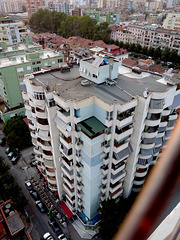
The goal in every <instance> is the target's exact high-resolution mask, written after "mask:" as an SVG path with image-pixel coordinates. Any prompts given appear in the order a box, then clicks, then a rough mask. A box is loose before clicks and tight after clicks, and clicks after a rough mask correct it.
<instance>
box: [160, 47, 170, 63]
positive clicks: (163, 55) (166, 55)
mask: <svg viewBox="0 0 180 240" xmlns="http://www.w3.org/2000/svg"><path fill="white" fill-rule="evenodd" d="M169 55H170V49H169V48H168V47H166V48H165V49H164V50H163V51H162V53H161V59H162V60H163V61H165V62H167V61H168V60H169Z"/></svg>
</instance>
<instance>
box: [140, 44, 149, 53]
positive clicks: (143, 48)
mask: <svg viewBox="0 0 180 240" xmlns="http://www.w3.org/2000/svg"><path fill="white" fill-rule="evenodd" d="M147 51H148V47H146V46H144V47H142V49H141V52H142V54H144V55H147Z"/></svg>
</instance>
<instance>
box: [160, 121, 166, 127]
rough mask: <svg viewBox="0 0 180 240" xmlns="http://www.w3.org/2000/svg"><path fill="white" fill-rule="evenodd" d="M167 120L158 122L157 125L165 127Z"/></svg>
mask: <svg viewBox="0 0 180 240" xmlns="http://www.w3.org/2000/svg"><path fill="white" fill-rule="evenodd" d="M167 124H168V122H160V123H159V127H166V126H167Z"/></svg>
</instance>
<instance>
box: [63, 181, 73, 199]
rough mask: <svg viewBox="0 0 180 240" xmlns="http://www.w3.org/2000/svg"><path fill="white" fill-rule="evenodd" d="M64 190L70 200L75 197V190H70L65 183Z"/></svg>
mask: <svg viewBox="0 0 180 240" xmlns="http://www.w3.org/2000/svg"><path fill="white" fill-rule="evenodd" d="M63 189H64V191H65V192H66V193H67V194H68V196H69V197H70V198H72V197H73V196H74V189H71V188H69V187H68V185H66V183H63Z"/></svg>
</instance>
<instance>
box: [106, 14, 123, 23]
mask: <svg viewBox="0 0 180 240" xmlns="http://www.w3.org/2000/svg"><path fill="white" fill-rule="evenodd" d="M106 22H107V23H108V24H118V23H120V14H113V13H109V14H107V15H106Z"/></svg>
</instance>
